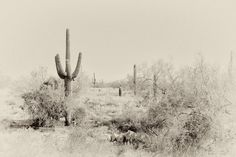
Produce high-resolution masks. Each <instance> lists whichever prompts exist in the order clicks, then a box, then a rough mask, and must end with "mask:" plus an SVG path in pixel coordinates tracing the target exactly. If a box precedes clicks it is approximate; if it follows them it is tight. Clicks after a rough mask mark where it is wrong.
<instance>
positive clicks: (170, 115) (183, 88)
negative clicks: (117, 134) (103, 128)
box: [113, 58, 230, 156]
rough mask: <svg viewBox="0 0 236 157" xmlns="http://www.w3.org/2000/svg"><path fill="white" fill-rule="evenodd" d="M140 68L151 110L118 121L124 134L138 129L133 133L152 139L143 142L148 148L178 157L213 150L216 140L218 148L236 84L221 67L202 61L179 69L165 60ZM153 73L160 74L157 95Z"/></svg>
mask: <svg viewBox="0 0 236 157" xmlns="http://www.w3.org/2000/svg"><path fill="white" fill-rule="evenodd" d="M140 69H143V71H142V70H140V73H139V75H138V76H139V77H138V89H139V95H140V96H142V97H143V101H142V105H141V106H146V107H147V108H148V110H147V112H146V114H143V115H142V116H141V118H137V117H134V116H132V115H135V114H136V112H135V111H133V112H134V113H133V114H126V115H127V116H122V118H120V119H118V120H117V119H115V120H113V121H114V122H113V124H115V125H114V126H115V127H116V128H117V129H118V130H119V129H120V128H122V129H120V130H121V131H122V130H123V131H124V132H125V131H127V130H130V129H129V128H135V129H133V130H132V131H134V132H136V133H142V134H144V135H148V136H149V138H146V140H144V141H143V143H144V144H143V145H144V146H143V148H145V149H146V150H149V151H154V152H161V153H164V154H174V155H176V156H183V155H190V156H192V155H194V154H195V153H197V152H198V151H202V150H204V151H209V150H210V147H211V146H209V145H208V146H207V148H206V147H204V144H205V143H207V142H208V141H213V142H212V147H214V143H216V141H217V140H218V141H220V140H221V139H220V138H221V135H220V134H219V131H218V130H217V129H219V128H220V123H218V122H219V121H218V120H219V119H220V117H219V114H221V113H222V111H223V109H225V107H226V106H227V105H229V103H230V102H229V101H228V100H227V91H228V90H229V87H230V85H228V84H227V83H226V82H225V80H227V79H226V78H225V77H223V75H222V73H220V71H219V70H218V69H217V68H216V67H213V66H210V65H208V64H206V63H205V62H204V60H203V59H202V58H199V59H198V60H197V61H196V63H195V64H194V65H193V66H188V67H184V68H183V69H180V70H178V71H176V70H174V69H173V67H172V66H171V65H170V64H168V63H164V62H162V61H160V62H157V63H156V64H154V65H153V66H151V67H147V66H140ZM153 74H156V76H157V91H158V92H157V94H156V97H154V96H153V91H152V90H153V86H152V84H153V83H152V76H153ZM147 82H148V83H147ZM130 112H132V111H130ZM124 128H126V129H124ZM127 128H128V129H127Z"/></svg>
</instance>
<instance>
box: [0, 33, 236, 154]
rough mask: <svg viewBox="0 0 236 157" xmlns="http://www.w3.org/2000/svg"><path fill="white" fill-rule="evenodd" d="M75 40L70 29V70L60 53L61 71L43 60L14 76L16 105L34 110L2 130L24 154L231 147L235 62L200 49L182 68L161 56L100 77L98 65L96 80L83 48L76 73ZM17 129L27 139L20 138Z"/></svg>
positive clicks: (208, 151) (200, 150)
mask: <svg viewBox="0 0 236 157" xmlns="http://www.w3.org/2000/svg"><path fill="white" fill-rule="evenodd" d="M69 45H70V43H69V30H67V31H66V69H65V71H64V69H63V68H62V65H61V62H60V58H59V55H56V57H55V62H56V70H57V73H58V75H59V78H58V77H52V76H50V75H48V74H47V70H46V68H40V69H39V70H35V71H33V72H32V73H31V75H30V77H29V78H27V79H25V78H24V79H23V80H19V81H17V82H15V83H12V85H13V86H12V87H11V89H12V91H11V95H12V97H11V99H10V98H9V99H10V100H8V101H7V105H8V108H10V109H11V110H16V111H17V112H20V113H21V114H22V115H27V117H26V118H22V119H19V117H17V116H15V118H12V117H14V116H12V117H11V118H9V117H8V118H5V119H3V120H2V122H3V123H2V126H3V130H7V131H6V132H8V131H9V130H12V133H11V135H9V134H7V133H6V132H4V133H5V134H6V135H4V136H3V137H1V138H2V139H6V138H9V139H10V140H9V143H10V144H9V145H12V146H14V147H17V148H18V147H19V150H21V151H20V153H19V155H20V156H33V155H35V154H38V153H39V154H40V155H42V156H47V155H48V156H50V155H56V156H57V155H59V156H61V155H63V156H70V155H71V156H157V157H159V156H176V157H178V156H180V157H181V156H203V155H204V156H216V155H218V156H221V155H222V154H221V153H222V152H225V151H227V148H228V147H226V146H227V143H230V141H231V140H232V139H233V137H234V134H235V133H234V129H233V128H231V127H228V128H227V127H225V123H228V121H231V120H232V118H233V116H232V114H231V113H230V110H233V109H234V108H233V107H232V106H233V104H234V103H235V99H233V93H234V90H235V89H234V88H233V86H234V85H235V82H234V73H233V68H232V66H230V68H229V69H227V70H225V71H220V70H219V69H218V68H217V67H216V66H212V65H209V64H207V63H206V62H205V61H204V58H203V57H201V56H200V57H198V58H197V59H196V61H195V63H193V64H192V65H191V66H185V67H182V68H179V69H175V68H174V65H172V64H171V63H168V62H165V61H162V60H159V61H157V62H155V63H153V64H150V65H147V64H135V65H133V67H132V64H131V66H130V67H131V68H130V75H128V76H127V77H126V78H124V79H121V80H118V81H114V82H106V83H100V84H99V82H97V81H96V77H95V73H94V74H93V78H92V79H91V81H90V79H89V77H88V76H87V75H86V74H85V73H84V72H83V71H79V69H80V65H81V53H79V58H78V61H77V65H76V68H75V71H74V72H73V73H71V67H70V48H69ZM83 64H86V63H83ZM16 115H17V114H16ZM227 120H228V121H227ZM229 126H230V125H229ZM17 134H18V135H17ZM14 135H15V136H18V138H19V139H18V140H19V141H21V142H22V141H25V144H23V145H21V146H20V145H19V144H17V143H14V140H13V139H11V138H10V137H11V136H14ZM24 137H25V138H26V139H24ZM30 144H33V145H32V146H30V148H32V151H31V152H30V153H29V152H28V151H27V149H28V148H29V145H30ZM9 145H6V144H5V143H4V144H3V146H5V147H6V149H8V147H9ZM222 145H224V146H225V147H224V148H222ZM1 149H2V148H1ZM19 150H18V149H17V150H16V151H19ZM38 151H40V152H38ZM10 156H11V154H10Z"/></svg>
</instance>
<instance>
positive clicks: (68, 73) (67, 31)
mask: <svg viewBox="0 0 236 157" xmlns="http://www.w3.org/2000/svg"><path fill="white" fill-rule="evenodd" d="M66 76H67V77H68V78H69V79H71V66H70V34H69V29H66Z"/></svg>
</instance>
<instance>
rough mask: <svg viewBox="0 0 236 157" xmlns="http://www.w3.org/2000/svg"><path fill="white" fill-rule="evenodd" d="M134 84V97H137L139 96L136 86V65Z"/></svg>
mask: <svg viewBox="0 0 236 157" xmlns="http://www.w3.org/2000/svg"><path fill="white" fill-rule="evenodd" d="M133 83H134V95H136V94H137V91H136V90H137V85H136V83H137V81H136V65H134V80H133Z"/></svg>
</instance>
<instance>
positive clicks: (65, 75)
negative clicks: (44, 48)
mask: <svg viewBox="0 0 236 157" xmlns="http://www.w3.org/2000/svg"><path fill="white" fill-rule="evenodd" d="M69 38H70V34H69V29H66V69H65V71H64V69H63V67H62V65H61V61H60V56H59V54H57V55H56V56H55V62H56V69H57V73H58V75H59V77H60V78H61V79H64V86H65V97H69V96H70V95H71V92H72V90H71V81H72V80H74V79H75V78H76V77H77V76H78V74H79V69H80V64H81V58H82V53H81V52H80V53H79V57H78V60H77V65H76V68H75V71H74V72H73V73H72V74H71V66H70V39H69ZM65 125H67V126H68V125H70V114H69V113H68V111H66V115H65Z"/></svg>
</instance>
